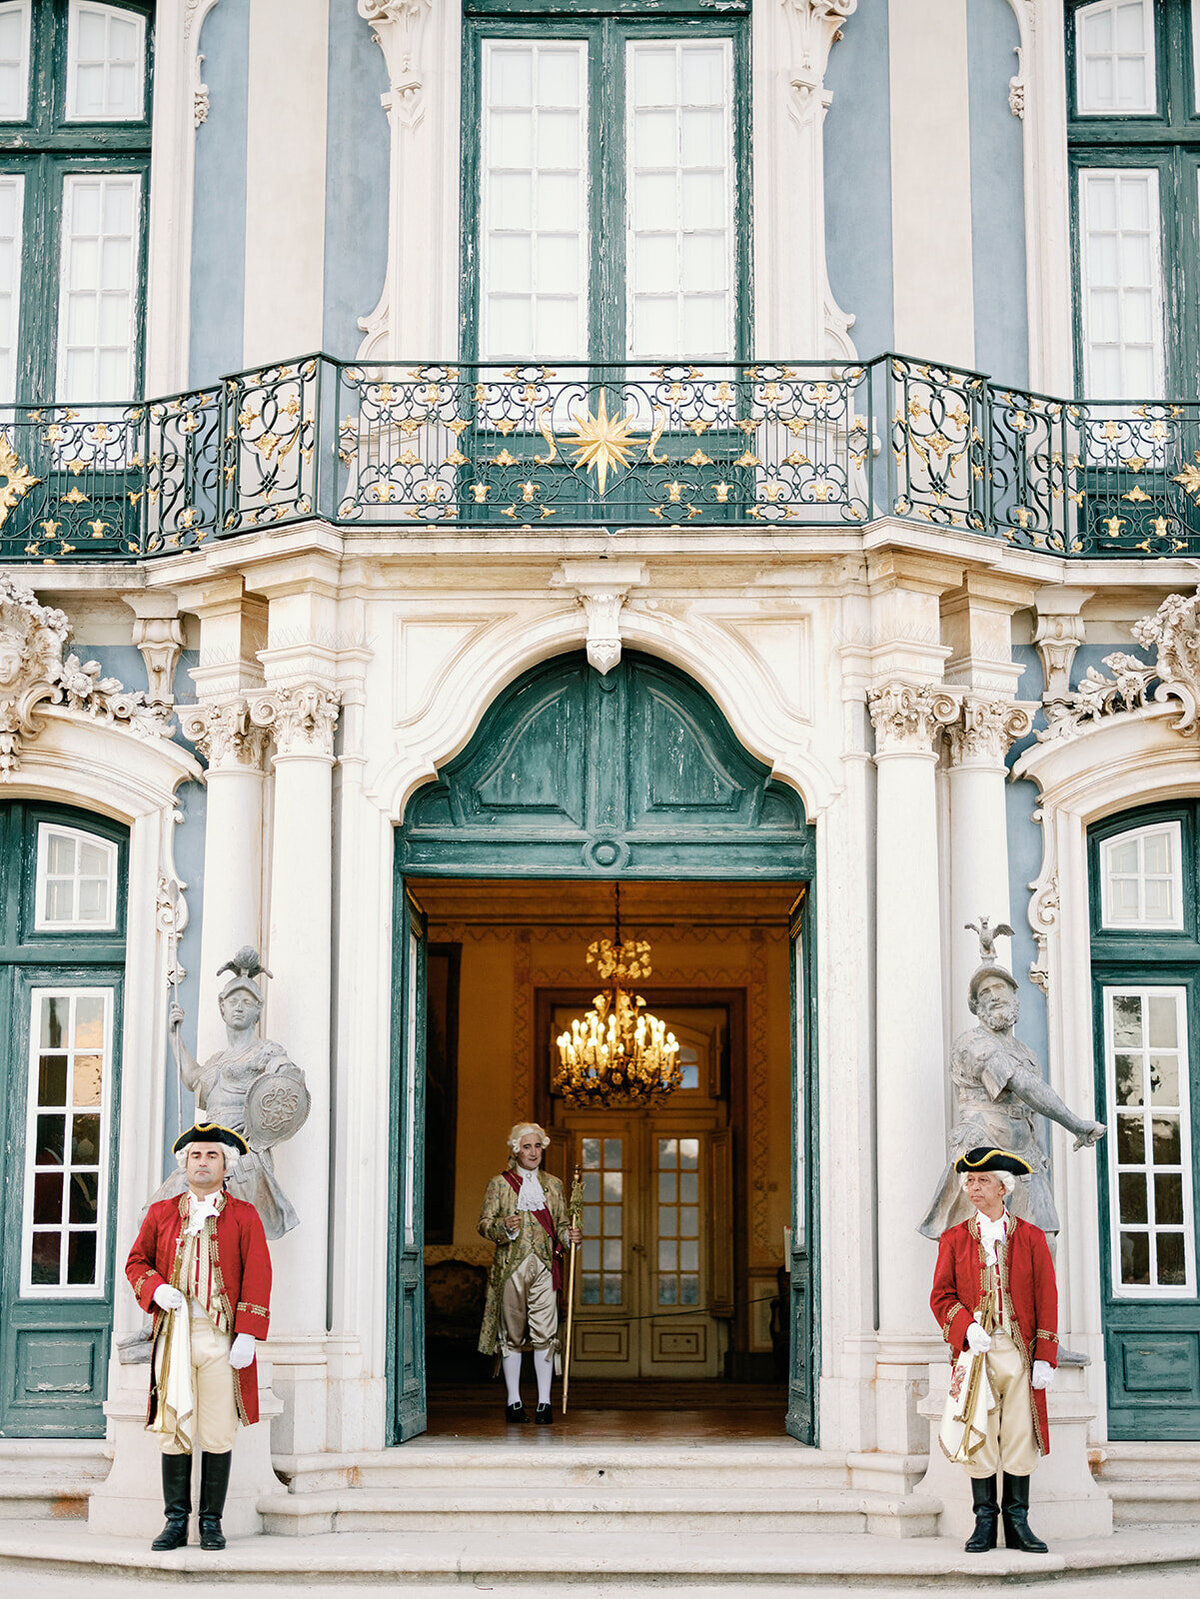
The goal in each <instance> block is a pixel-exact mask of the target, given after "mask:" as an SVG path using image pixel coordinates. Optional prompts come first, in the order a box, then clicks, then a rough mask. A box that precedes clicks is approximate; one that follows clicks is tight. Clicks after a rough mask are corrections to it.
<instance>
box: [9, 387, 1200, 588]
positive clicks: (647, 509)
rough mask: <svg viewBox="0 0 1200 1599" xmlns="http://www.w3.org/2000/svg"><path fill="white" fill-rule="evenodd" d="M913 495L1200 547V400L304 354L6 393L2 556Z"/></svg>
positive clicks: (956, 523)
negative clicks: (318, 529)
mask: <svg viewBox="0 0 1200 1599" xmlns="http://www.w3.org/2000/svg"><path fill="white" fill-rule="evenodd" d="M883 516H888V517H896V518H900V519H903V520H912V521H918V522H924V523H927V524H931V525H933V526H935V527H943V528H947V529H955V530H958V531H961V532H963V533H967V534H972V533H973V534H980V535H985V536H988V537H994V538H1001V539H1003V540H1005V541H1006V542H1008V543H1010V544H1012V545H1014V546H1017V547H1020V548H1022V549H1029V550H1043V551H1046V552H1050V553H1053V554H1056V555H1059V556H1074V555H1079V556H1104V555H1124V556H1135V557H1136V556H1139V555H1147V556H1159V555H1174V554H1180V553H1184V554H1200V405H1197V404H1195V403H1190V404H1173V403H1171V402H1168V401H1165V400H1147V401H1139V402H1123V403H1120V404H1118V403H1098V402H1094V401H1086V400H1062V399H1054V398H1052V397H1049V396H1046V395H1040V394H1035V393H1032V392H1029V391H1026V390H1018V389H1011V388H1004V387H1002V386H1000V385H998V384H995V383H993V382H992V381H990V380H989V379H988V378H987V377H986V376H985V375H983V374H981V373H977V372H968V371H963V370H958V369H955V368H952V367H947V366H939V365H936V364H933V363H930V362H922V361H918V360H914V359H911V358H909V357H905V356H897V355H887V356H881V357H879V358H878V359H876V360H874V361H869V362H862V363H858V364H847V363H838V362H815V361H811V362H795V363H783V362H771V363H767V362H757V363H746V362H721V363H714V364H711V365H700V364H697V363H694V362H687V361H679V362H667V363H663V364H659V365H654V366H651V365H634V364H632V363H612V364H609V365H593V366H586V365H574V366H558V367H548V366H546V365H544V364H541V363H533V362H530V363H518V364H516V365H508V366H496V365H486V364H461V365H456V364H451V363H444V364H438V365H434V364H418V365H412V364H406V363H402V362H395V363H382V364H375V365H370V366H365V365H362V364H354V363H342V362H337V361H332V360H330V359H328V358H326V357H324V356H308V357H305V358H303V359H301V360H298V361H293V362H290V363H281V364H279V365H276V366H271V367H263V368H258V369H256V370H254V371H250V372H242V373H237V374H235V375H233V376H230V377H227V378H223V379H222V380H221V381H220V382H218V383H215V384H213V385H211V386H209V387H206V388H202V389H196V390H191V391H188V392H187V393H184V394H179V395H175V396H169V397H167V398H164V399H160V400H153V401H150V402H147V403H132V404H129V405H112V404H105V405H96V406H92V407H90V408H85V407H72V406H66V405H58V404H53V405H46V406H40V407H31V406H8V407H5V408H3V414H2V415H0V559H4V560H7V561H51V562H53V561H62V560H72V559H73V560H92V561H95V560H114V559H137V558H141V557H145V556H157V555H170V554H172V553H174V552H177V551H182V550H189V549H196V548H198V547H200V546H202V545H203V544H204V543H205V541H208V540H214V539H223V538H226V537H230V536H233V535H236V534H239V533H242V532H248V531H251V530H253V529H256V528H261V527H264V526H273V525H275V524H278V523H286V522H296V521H301V520H303V519H305V518H308V517H320V518H322V519H324V520H325V521H328V522H332V523H340V524H344V525H347V526H349V527H363V528H377V529H378V528H382V529H392V530H394V531H395V532H396V533H397V534H398V535H400V534H403V532H404V531H405V530H409V531H414V532H415V531H425V530H428V529H437V528H439V527H455V526H460V527H464V528H471V529H474V530H477V531H484V532H487V531H489V530H491V531H495V532H501V531H506V532H509V533H513V532H516V533H529V534H532V533H535V532H536V531H537V530H539V529H542V528H547V527H551V528H553V529H554V531H555V535H556V536H561V535H562V534H563V533H564V532H569V531H570V529H572V528H573V527H580V528H595V527H597V526H600V527H605V528H609V529H615V528H622V527H631V528H633V527H645V528H652V529H657V530H659V531H663V530H665V529H667V528H670V527H677V528H704V527H708V526H725V527H728V526H730V525H736V524H739V523H740V524H742V525H744V526H746V527H748V528H751V527H755V526H757V527H759V528H760V529H761V528H779V529H781V530H786V529H791V528H794V529H797V530H799V529H804V528H832V527H839V526H841V527H851V526H855V525H861V524H863V523H865V522H868V521H871V520H874V519H876V518H879V517H883Z"/></svg>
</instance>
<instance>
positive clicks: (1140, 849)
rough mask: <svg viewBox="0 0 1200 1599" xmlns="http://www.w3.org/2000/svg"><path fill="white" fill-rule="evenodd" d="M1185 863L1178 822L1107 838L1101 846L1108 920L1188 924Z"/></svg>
mask: <svg viewBox="0 0 1200 1599" xmlns="http://www.w3.org/2000/svg"><path fill="white" fill-rule="evenodd" d="M1181 863H1182V850H1181V837H1180V830H1179V823H1178V822H1170V823H1168V824H1167V825H1166V826H1162V825H1159V826H1152V827H1143V828H1134V829H1132V830H1131V831H1130V832H1128V833H1121V834H1118V835H1117V836H1116V837H1115V838H1111V839H1106V840H1105V842H1104V843H1103V844H1102V845H1101V847H1100V871H1101V884H1100V887H1101V921H1102V922H1103V924H1104V925H1105V926H1110V927H1112V926H1121V927H1137V926H1145V927H1150V928H1182V926H1183V883H1182V864H1181Z"/></svg>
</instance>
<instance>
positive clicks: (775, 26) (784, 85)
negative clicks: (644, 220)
mask: <svg viewBox="0 0 1200 1599" xmlns="http://www.w3.org/2000/svg"><path fill="white" fill-rule="evenodd" d="M857 9H858V0H777V3H775V4H771V3H770V0H767V3H766V4H759V5H756V6H755V7H754V10H753V16H752V28H753V59H754V67H753V107H754V157H753V160H754V168H753V183H754V214H755V218H756V223H755V238H754V254H755V260H756V262H757V271H756V283H757V293H756V307H755V348H756V349H757V350H759V351H761V352H762V353H763V355H764V356H765V357H768V358H773V357H779V358H782V357H784V356H791V357H793V358H796V357H802V358H804V359H813V360H820V359H823V358H827V357H828V358H831V359H833V360H854V359H855V358H856V355H857V352H856V350H855V348H854V343H853V341H852V339H851V338H850V328H851V326H852V324H853V322H854V318H853V316H850V315H849V314H848V313H847V312H845V311H843V310H842V309H841V307H840V306H839V305H838V304H837V302H836V301H835V300H834V297H833V291H832V289H831V288H830V286H829V273H828V270H827V266H826V256H825V113H826V112H827V111H828V109H829V105H830V101H831V100H832V99H833V95H832V92H831V91H830V90H828V89H826V87H825V69H826V67H827V66H828V64H829V52H830V50H831V49H832V48H833V46H834V44H835V43H836V41H837V40H838V39H840V38H841V36H842V28H843V27H844V26H845V24H846V22H847V21H848V20H849V18H850V17H851V16H852V15H853V14H854V12H855V11H856V10H857Z"/></svg>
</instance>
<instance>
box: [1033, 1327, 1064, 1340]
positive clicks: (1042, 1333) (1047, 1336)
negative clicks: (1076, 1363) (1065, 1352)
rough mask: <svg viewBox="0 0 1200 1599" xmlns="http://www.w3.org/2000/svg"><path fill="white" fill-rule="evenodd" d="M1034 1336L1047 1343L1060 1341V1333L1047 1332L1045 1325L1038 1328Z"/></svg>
mask: <svg viewBox="0 0 1200 1599" xmlns="http://www.w3.org/2000/svg"><path fill="white" fill-rule="evenodd" d="M1034 1338H1035V1339H1036V1340H1040V1341H1041V1342H1043V1343H1047V1344H1056V1343H1057V1342H1058V1334H1057V1333H1052V1332H1047V1331H1046V1330H1045V1328H1044V1327H1039V1328H1038V1330H1037V1332H1036V1333H1035V1334H1034Z"/></svg>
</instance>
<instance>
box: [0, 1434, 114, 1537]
mask: <svg viewBox="0 0 1200 1599" xmlns="http://www.w3.org/2000/svg"><path fill="white" fill-rule="evenodd" d="M108 1467H109V1462H108V1459H107V1457H106V1455H105V1454H104V1444H103V1441H102V1440H101V1439H94V1438H67V1439H63V1438H48V1439H42V1438H4V1439H0V1521H13V1520H27V1519H29V1518H30V1517H31V1516H36V1517H44V1518H47V1519H50V1520H54V1521H78V1520H82V1519H83V1518H84V1517H86V1516H87V1507H88V1499H89V1497H90V1495H91V1492H92V1489H93V1487H94V1486H95V1485H96V1483H98V1482H102V1481H103V1480H104V1478H105V1476H106V1475H107V1473H108Z"/></svg>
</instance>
